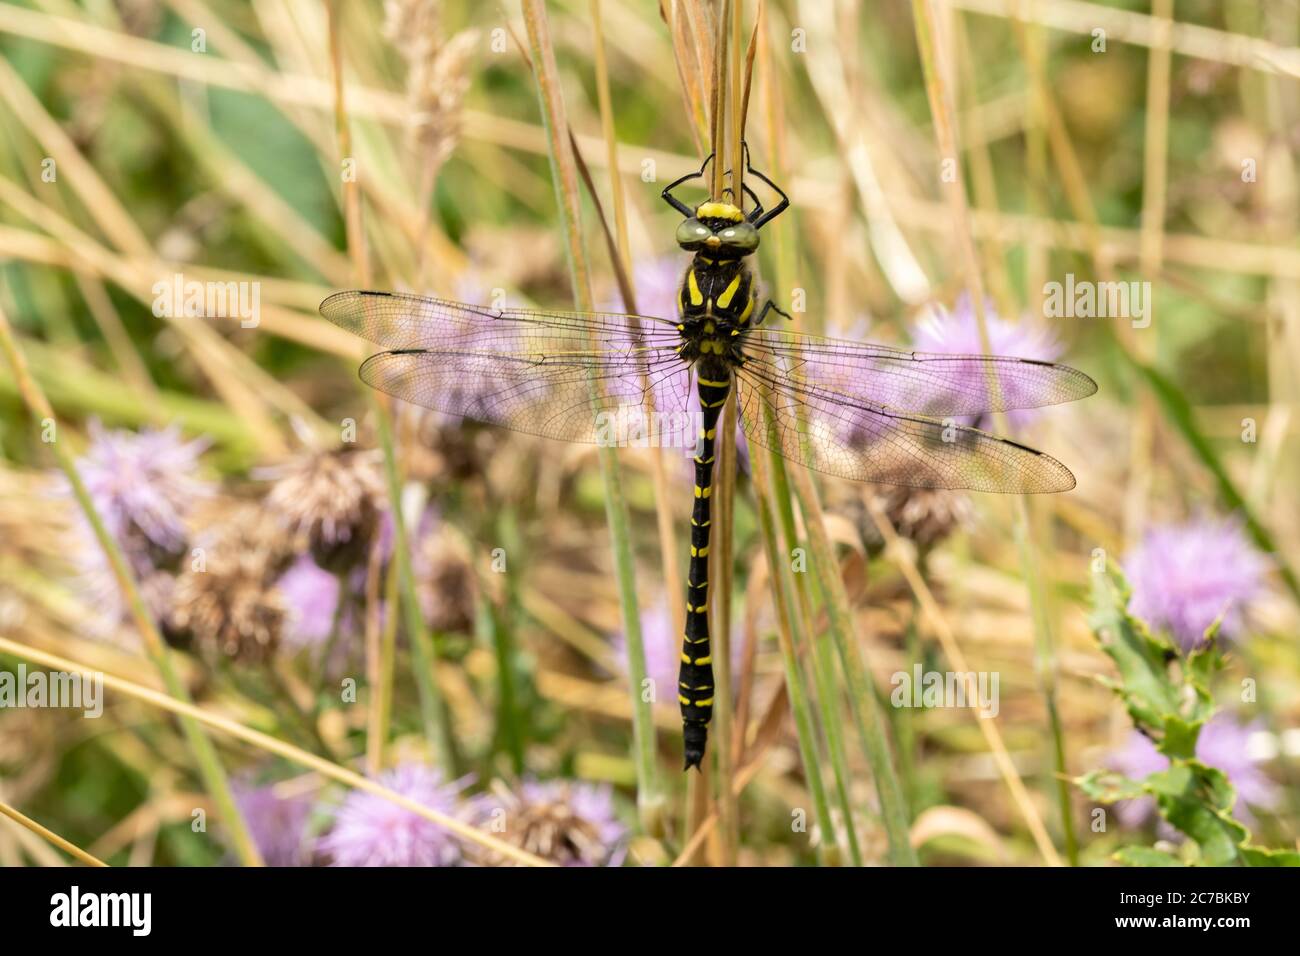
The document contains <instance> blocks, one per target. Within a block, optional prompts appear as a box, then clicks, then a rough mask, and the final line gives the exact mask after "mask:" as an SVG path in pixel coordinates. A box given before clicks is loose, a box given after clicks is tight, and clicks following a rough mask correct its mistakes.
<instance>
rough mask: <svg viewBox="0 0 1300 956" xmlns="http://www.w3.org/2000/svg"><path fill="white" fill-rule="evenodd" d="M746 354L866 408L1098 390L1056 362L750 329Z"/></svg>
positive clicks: (984, 408) (771, 370)
mask: <svg viewBox="0 0 1300 956" xmlns="http://www.w3.org/2000/svg"><path fill="white" fill-rule="evenodd" d="M744 350H745V353H746V354H747V355H749V356H751V357H752V360H754V362H755V364H756V365H757V366H758V367H760V368H761V369H762V370H764V371H765V372H766V373H767V374H770V375H772V376H774V377H776V378H785V377H790V378H794V379H796V380H799V381H806V382H816V383H819V384H821V385H823V386H826V387H828V388H830V389H832V390H834V391H835V392H839V393H841V394H843V395H846V396H847V397H849V398H850V399H852V400H854V401H857V402H861V403H863V404H866V405H887V406H889V407H890V408H891V409H895V410H898V411H907V412H920V413H921V414H923V415H938V416H944V415H977V414H980V413H983V412H997V411H1005V410H1009V409H1013V408H1038V407H1040V406H1043V405H1057V404H1060V403H1062V402H1072V401H1075V400H1077V399H1080V398H1086V397H1088V396H1089V395H1091V394H1093V393H1094V392H1095V391H1097V383H1096V382H1094V381H1093V380H1092V379H1091V378H1090V377H1088V376H1087V375H1085V374H1084V373H1083V372H1080V371H1079V370H1078V369H1073V368H1070V367H1069V366H1066V365H1056V364H1054V363H1052V362H1042V361H1038V360H1035V359H1022V358H1010V357H1007V356H998V355H945V354H942V353H937V352H911V351H907V350H904V349H895V348H889V347H888V346H884V345H873V344H869V343H865V342H849V341H845V340H843V339H830V338H823V337H821V336H816V335H803V334H801V333H798V332H786V331H782V330H780V329H754V330H752V331H750V332H749V333H748V334H747V335H746V337H745V344H744ZM991 377H992V378H995V379H996V387H994V385H993V383H992V381H991Z"/></svg>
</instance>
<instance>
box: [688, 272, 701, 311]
mask: <svg viewBox="0 0 1300 956" xmlns="http://www.w3.org/2000/svg"><path fill="white" fill-rule="evenodd" d="M686 289H687V291H689V292H690V294H691V305H701V304H703V302H704V293H703V292H701V291H700V284H699V283H698V282H697V281H696V280H695V270H694V269H690V270H688V271H687V273H686Z"/></svg>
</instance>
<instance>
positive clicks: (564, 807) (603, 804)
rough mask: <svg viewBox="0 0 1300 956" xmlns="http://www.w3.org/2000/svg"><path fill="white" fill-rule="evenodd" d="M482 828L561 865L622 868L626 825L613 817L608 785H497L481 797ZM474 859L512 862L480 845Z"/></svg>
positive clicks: (478, 805) (473, 851) (489, 862)
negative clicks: (511, 787) (515, 788)
mask: <svg viewBox="0 0 1300 956" xmlns="http://www.w3.org/2000/svg"><path fill="white" fill-rule="evenodd" d="M474 815H475V817H476V818H477V820H478V823H479V826H480V827H482V828H483V829H484V830H486V831H488V832H489V833H491V834H492V835H493V836H495V837H497V838H498V839H501V840H504V841H505V842H506V843H509V844H512V845H514V846H517V847H519V848H520V849H521V850H527V851H528V852H529V853H533V854H535V855H537V856H540V857H542V858H543V859H547V860H550V861H552V862H554V863H559V864H561V865H562V866H617V865H618V864H619V863H620V862H621V861H622V857H623V852H624V846H623V844H624V842H625V841H626V839H627V829H626V827H624V826H623V824H621V823H620V822H619V821H618V819H617V818H616V817H615V815H614V800H613V794H612V792H611V790H610V788H609V787H598V786H594V785H592V784H588V783H578V782H573V781H569V780H550V781H546V782H541V783H538V782H527V783H524V784H522V785H521V786H520V787H519V788H518V789H517V790H514V791H509V790H506V789H505V788H504V787H502V786H500V785H498V786H496V787H494V788H493V792H492V793H486V794H483V795H482V796H480V797H478V798H477V799H476V800H475V802H474ZM466 852H467V853H469V854H471V858H472V859H473V861H474V862H477V863H480V864H482V865H485V866H508V865H510V861H509V860H506V859H504V858H503V857H501V856H500V854H497V853H493V852H492V851H491V850H486V849H483V848H481V847H473V848H470V847H468V846H467V848H466Z"/></svg>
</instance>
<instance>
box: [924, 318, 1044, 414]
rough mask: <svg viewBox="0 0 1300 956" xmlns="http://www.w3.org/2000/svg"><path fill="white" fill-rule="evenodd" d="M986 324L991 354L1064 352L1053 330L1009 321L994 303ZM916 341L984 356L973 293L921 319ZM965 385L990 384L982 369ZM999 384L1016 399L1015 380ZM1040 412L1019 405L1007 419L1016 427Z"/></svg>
mask: <svg viewBox="0 0 1300 956" xmlns="http://www.w3.org/2000/svg"><path fill="white" fill-rule="evenodd" d="M984 324H985V327H986V328H987V330H988V338H989V354H991V355H1005V356H1009V357H1012V358H1027V359H1037V360H1039V361H1042V362H1055V361H1056V360H1057V359H1059V358H1060V357H1061V354H1062V352H1063V351H1064V349H1063V347H1062V345H1061V342H1060V340H1059V339H1058V338H1057V337H1056V334H1055V333H1054V332H1053V331H1052V330H1051V329H1049V328H1046V327H1044V326H1041V325H1033V324H1030V323H1029V322H1009V321H1007V320H1006V319H1004V318H1002V317H1001V316H999V315H998V314H997V313H996V312H995V311H994V310H993V304H992V303H989V304H988V305H986V306H985V308H984ZM912 343H913V344H914V345H915V346H916V348H917V349H918V350H919V351H923V352H942V353H944V354H947V355H983V354H984V346H983V344H982V343H981V341H980V331H979V321H978V319H977V317H976V315H975V309H974V307H973V306H972V305H971V301H970V296H968V295H965V294H963V295H961V296H959V297H958V298H957V301H956V303H955V304H954V305H953V308H952V311H951V312H948V311H946V310H944V309H941V308H939V309H935V310H933V311H932V312H931V313H930V314H928V315H926V316H925V317H924V318H922V319H921V320H920V321H918V322H917V323H916V324H915V325H914V326H913V327H912ZM962 384H963V385H965V386H966V387H967V388H971V389H976V390H978V389H982V388H987V387H988V383H987V381H986V380H985V377H984V375H983V374H982V373H981V372H972V373H971V380H970V381H969V382H964V383H962ZM998 385H999V388H1000V389H1001V391H1002V393H1003V395H1004V396H1005V397H1006V398H1007V399H1008V400H1009V401H1010V400H1014V398H1015V390H1016V383H1015V382H1014V381H1013V380H1007V381H999V383H998ZM1036 415H1037V410H1036V409H1032V408H1017V409H1014V410H1011V411H1008V412H1007V413H1006V416H1007V422H1008V423H1009V424H1010V425H1011V426H1012V427H1013V428H1016V429H1019V428H1023V427H1024V426H1026V425H1028V424H1029V423H1030V422H1032V421H1033V420H1034V418H1035V417H1036ZM967 422H968V423H969V424H974V425H976V426H979V425H980V424H981V422H980V420H978V419H969V418H968V419H967Z"/></svg>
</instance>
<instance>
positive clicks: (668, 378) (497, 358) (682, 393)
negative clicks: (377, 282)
mask: <svg viewBox="0 0 1300 956" xmlns="http://www.w3.org/2000/svg"><path fill="white" fill-rule="evenodd" d="M321 314H322V315H324V316H325V317H326V318H327V319H329V320H330V321H331V322H334V323H335V324H336V325H339V326H341V327H342V328H345V329H347V330H348V331H351V332H354V333H356V334H358V335H361V336H364V337H365V338H367V339H370V340H371V341H373V342H377V343H379V344H381V345H389V346H396V348H395V349H394V350H393V351H389V352H381V353H379V354H378V355H373V356H371V357H370V358H369V359H367V360H366V361H365V362H364V363H363V364H362V366H361V379H362V381H364V382H366V384H368V385H371V386H373V387H374V388H377V389H379V390H380V391H383V392H386V393H388V394H389V395H393V396H395V397H397V398H400V399H403V400H405V401H409V402H413V403H414V404H417V405H422V406H424V407H426V408H432V409H435V410H437V411H440V412H444V413H446V414H448V415H455V416H458V417H464V418H472V419H475V420H477V421H482V422H487V423H489V424H494V425H501V426H503V427H505V428H510V429H513V430H515V431H520V432H526V433H528V434H531V435H540V436H543V437H545V438H556V439H560V440H564V441H587V442H602V443H614V444H628V443H633V442H635V441H636V440H638V438H641V437H644V438H645V440H647V441H649V440H656V441H676V440H680V441H682V442H686V441H688V440H689V441H693V432H694V428H693V416H692V406H691V396H692V386H691V377H690V372H689V369H688V368H687V366H686V364H685V363H684V362H683V361H682V360H681V358H680V357H679V356H678V355H677V346H678V345H679V344H680V339H679V337H678V335H677V330H676V327H675V326H673V325H672V324H671V323H665V322H663V321H662V320H659V319H644V320H642V321H643V322H644V323H645V324H644V326H642V325H641V323H640V322H638V319H639V318H640V317H638V316H625V315H621V314H619V313H577V312H541V311H528V310H508V309H507V310H496V309H485V308H480V307H477V306H469V305H462V304H460V303H455V302H444V301H441V300H437V299H428V298H424V297H422V296H410V295H390V294H388V293H375V292H344V293H339V294H338V295H334V296H331V297H330V298H328V299H326V300H325V301H324V302H323V303H322V304H321ZM665 326H666V331H665V330H664V327H665ZM652 412H653V413H654V414H653V415H652V414H651V413H652ZM650 429H656V430H657V431H655V432H650ZM665 430H670V431H671V432H672V433H671V434H669V435H668V436H667V437H665V436H664V435H663V432H664V431H665Z"/></svg>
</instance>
